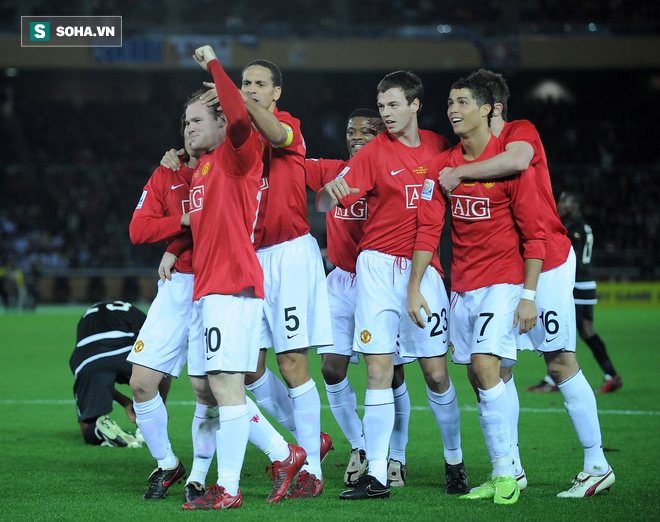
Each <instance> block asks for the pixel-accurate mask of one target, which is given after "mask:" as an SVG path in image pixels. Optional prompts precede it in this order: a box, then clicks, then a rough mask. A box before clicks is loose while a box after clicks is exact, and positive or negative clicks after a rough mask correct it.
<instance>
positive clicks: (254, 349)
mask: <svg viewBox="0 0 660 522" xmlns="http://www.w3.org/2000/svg"><path fill="white" fill-rule="evenodd" d="M195 307H196V308H197V310H198V313H199V315H200V316H201V318H202V324H203V325H204V334H203V338H204V345H205V352H204V364H205V369H206V372H207V373H209V372H217V371H222V372H239V373H248V372H254V371H256V369H257V362H258V360H259V325H260V324H261V315H262V313H263V300H261V299H259V298H256V297H244V296H235V295H223V294H210V295H206V296H204V297H200V298H199V299H198V300H197V301H195Z"/></svg>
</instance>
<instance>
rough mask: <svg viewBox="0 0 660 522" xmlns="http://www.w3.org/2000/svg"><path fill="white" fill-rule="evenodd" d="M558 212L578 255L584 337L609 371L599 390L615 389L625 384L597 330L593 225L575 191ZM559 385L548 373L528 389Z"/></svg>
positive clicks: (565, 195) (577, 294) (578, 313)
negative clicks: (589, 222)
mask: <svg viewBox="0 0 660 522" xmlns="http://www.w3.org/2000/svg"><path fill="white" fill-rule="evenodd" d="M557 212H558V213H559V217H560V218H561V220H562V222H563V223H564V226H565V227H566V233H567V235H568V237H569V239H570V240H571V243H572V244H573V250H575V257H576V270H575V287H574V289H573V297H574V298H575V318H576V321H577V330H578V333H579V334H580V338H581V339H582V340H583V341H584V342H585V343H586V344H587V346H589V348H590V349H591V351H592V352H593V354H594V357H595V358H596V361H597V362H598V364H599V365H600V367H601V368H602V370H603V372H604V373H605V381H604V382H603V385H602V386H601V387H600V389H598V390H596V393H607V392H613V391H616V390H618V389H619V388H621V386H623V381H622V380H621V376H620V375H619V374H618V373H617V372H616V370H615V369H614V365H613V364H612V361H611V360H610V358H609V355H608V354H607V349H606V348H605V343H603V341H602V339H601V338H600V336H599V335H598V334H597V333H596V331H595V330H594V305H595V304H596V303H597V302H598V300H597V299H596V281H595V280H594V277H593V273H592V270H591V254H592V251H593V245H594V236H593V233H592V230H591V227H590V226H589V225H588V224H587V222H586V221H585V220H584V218H583V217H582V213H581V212H580V199H579V197H578V196H577V195H576V194H574V193H572V192H562V193H561V195H560V196H559V200H558V201H557ZM557 390H558V388H557V386H556V385H555V384H554V382H552V380H551V379H550V377H547V376H546V378H545V379H544V380H543V381H541V382H540V383H539V384H537V385H536V386H533V387H531V388H528V391H537V392H544V391H557Z"/></svg>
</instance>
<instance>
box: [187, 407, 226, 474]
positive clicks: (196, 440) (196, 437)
mask: <svg viewBox="0 0 660 522" xmlns="http://www.w3.org/2000/svg"><path fill="white" fill-rule="evenodd" d="M219 427H220V421H219V420H218V410H217V409H216V408H213V407H211V406H206V405H205V404H200V403H197V405H196V406H195V415H194V416H193V422H192V443H193V464H192V469H191V470H190V476H189V477H188V480H187V481H186V484H188V483H189V482H198V483H199V484H202V485H204V484H206V475H207V473H208V472H209V467H210V466H211V461H212V460H213V455H215V442H216V438H215V432H216V431H218V428H219Z"/></svg>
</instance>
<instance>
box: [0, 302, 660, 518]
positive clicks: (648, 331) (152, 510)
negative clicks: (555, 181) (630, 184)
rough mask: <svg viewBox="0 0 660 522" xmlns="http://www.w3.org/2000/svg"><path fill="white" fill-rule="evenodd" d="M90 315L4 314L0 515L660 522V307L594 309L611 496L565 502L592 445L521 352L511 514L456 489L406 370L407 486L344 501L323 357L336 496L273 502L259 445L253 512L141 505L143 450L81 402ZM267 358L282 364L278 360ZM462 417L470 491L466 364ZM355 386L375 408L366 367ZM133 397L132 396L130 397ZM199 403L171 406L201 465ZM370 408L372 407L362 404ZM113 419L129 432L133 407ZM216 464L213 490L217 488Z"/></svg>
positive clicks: (481, 471) (474, 431)
mask: <svg viewBox="0 0 660 522" xmlns="http://www.w3.org/2000/svg"><path fill="white" fill-rule="evenodd" d="M82 312H83V307H64V308H48V307H44V308H42V309H40V310H39V311H38V312H37V313H36V314H25V315H16V314H8V313H5V314H3V315H0V327H1V331H2V343H1V346H2V349H1V350H2V362H3V364H2V380H0V390H1V391H0V484H1V486H0V498H1V499H2V502H1V504H0V520H141V521H144V520H170V519H181V518H182V517H183V518H188V519H199V518H202V517H207V518H208V517H217V516H222V517H227V518H230V519H233V520H257V519H261V520H305V521H309V520H337V521H346V520H357V519H363V520H403V519H410V520H438V519H444V520H484V521H491V520H493V521H495V520H525V521H528V520H539V521H545V520H584V521H592V520H593V521H599V522H600V521H607V520H626V521H627V520H658V519H660V479H659V477H660V472H659V470H658V468H659V466H658V464H660V451H659V449H658V446H659V444H660V406H659V405H658V399H659V398H660V350H659V349H658V339H660V310H659V309H607V308H603V309H600V308H597V309H596V329H597V331H598V332H599V333H600V335H601V337H602V338H603V340H604V341H605V343H606V344H607V347H608V350H609V352H610V356H611V358H612V360H613V362H614V364H615V366H616V368H617V369H618V371H619V373H620V374H621V375H622V377H623V382H624V386H623V388H622V389H621V390H619V391H617V392H616V393H612V394H608V395H599V396H597V400H598V409H599V412H600V423H601V428H602V432H603V445H604V447H605V448H606V455H607V458H608V460H609V462H610V464H611V465H612V467H613V469H614V472H615V474H616V484H615V485H614V487H613V488H612V490H611V492H610V493H609V494H604V495H599V496H597V497H594V498H591V499H581V500H580V499H559V498H556V496H555V495H556V494H557V493H558V492H559V491H562V490H564V489H567V488H568V487H569V486H570V481H571V479H572V478H573V477H574V476H575V474H576V473H577V472H579V471H581V469H582V458H583V456H582V448H581V447H580V445H579V443H578V440H577V437H576V435H575V433H574V431H573V428H572V426H571V424H570V421H569V419H568V415H567V414H566V413H565V411H564V407H563V404H562V400H561V395H560V394H559V393H552V394H532V393H527V392H525V391H524V390H525V387H526V386H528V385H531V384H535V383H537V382H538V381H539V380H540V379H541V377H542V376H543V375H544V365H543V363H542V361H541V360H539V358H538V357H537V356H535V355H534V354H532V353H523V354H521V356H520V361H519V363H518V365H517V366H516V368H515V372H514V373H515V376H516V382H517V385H518V391H519V395H520V404H521V409H522V411H521V415H520V447H521V454H522V459H523V464H524V467H525V470H526V472H527V476H528V479H529V486H528V489H527V490H526V491H525V492H524V493H523V494H522V495H521V497H520V500H519V501H518V503H517V504H515V505H513V506H496V505H494V504H492V503H491V502H489V501H472V502H470V501H463V500H459V499H458V498H456V497H453V496H452V497H449V496H447V495H445V494H444V492H443V488H444V466H443V457H442V441H441V437H440V433H439V430H438V428H437V426H436V424H435V421H434V419H433V416H432V414H431V413H430V411H429V410H428V407H427V404H426V394H425V385H424V382H423V379H422V377H421V372H420V370H419V367H418V366H416V365H409V366H408V367H407V368H406V372H407V378H406V381H407V384H408V388H409V390H410V398H411V402H412V406H413V411H412V416H411V420H410V440H409V443H408V448H407V461H408V468H409V470H410V471H409V477H408V485H407V486H406V487H405V488H401V489H393V490H392V497H391V498H390V499H389V500H371V501H362V502H344V501H341V502H340V501H339V500H338V495H339V493H340V492H341V491H342V490H343V489H345V488H344V487H343V484H342V479H343V473H344V468H345V465H346V462H347V457H348V453H349V450H350V447H349V444H348V442H347V441H345V440H344V439H343V435H342V434H341V431H340V430H339V427H338V426H337V424H336V422H335V420H334V418H333V417H332V413H331V412H330V409H329V408H328V406H327V400H326V396H325V390H324V388H323V381H322V377H321V373H320V358H319V357H317V356H316V355H315V354H314V355H311V356H310V366H311V369H312V375H313V377H314V379H315V380H316V383H317V386H318V388H319V393H320V395H321V402H322V405H323V406H322V427H323V429H324V431H327V432H328V433H330V434H331V435H332V437H333V438H334V446H335V451H333V452H330V454H329V455H328V457H327V459H326V460H325V462H324V463H323V471H324V477H325V491H324V492H323V495H322V496H321V497H320V498H318V499H314V500H301V501H284V502H282V503H281V504H278V505H268V504H266V503H265V499H266V496H267V495H268V492H269V491H270V484H271V483H270V480H269V477H268V475H267V474H266V473H264V469H265V467H266V465H268V464H269V462H268V459H267V458H266V457H265V456H264V455H263V454H261V453H260V452H259V450H257V449H256V448H254V447H252V446H248V449H247V454H246V459H245V465H244V468H243V474H242V479H241V489H242V491H243V495H244V504H243V508H241V509H240V510H236V511H230V512H225V513H222V514H215V515H214V514H206V513H199V512H197V513H194V512H193V513H184V512H182V511H181V503H182V500H183V486H182V485H181V484H175V485H174V486H172V488H171V489H170V495H169V496H168V497H167V498H166V499H164V500H162V501H151V502H147V501H144V500H142V494H143V493H144V491H145V490H146V487H147V482H146V479H147V477H148V475H149V473H150V472H151V470H152V469H153V467H154V464H155V461H154V460H153V459H152V458H151V456H150V455H149V452H148V450H147V448H146V447H144V448H142V449H123V448H102V447H91V446H87V445H85V444H84V442H83V440H82V437H81V436H80V430H79V429H78V424H77V422H76V412H75V407H74V404H73V396H72V385H73V376H72V375H71V373H70V371H69V367H68V358H69V355H70V353H71V351H72V350H73V346H74V343H75V327H76V323H77V320H78V318H79V317H80V315H81V313H82ZM269 359H271V360H270V361H269V362H270V363H273V361H274V358H273V357H272V354H271V355H270V356H269ZM578 360H579V362H580V364H581V366H582V368H583V370H584V372H585V374H586V376H587V379H588V380H589V382H590V383H591V385H592V386H593V387H599V386H600V384H601V382H602V377H603V376H602V373H601V371H600V369H599V368H598V366H597V364H596V362H595V361H594V359H593V356H592V355H591V352H590V351H589V349H588V348H587V347H586V346H585V345H584V344H583V343H582V342H581V341H578ZM450 373H451V375H452V379H453V381H454V383H455V385H456V388H457V392H458V400H459V406H460V409H461V414H462V426H461V432H462V439H463V452H464V457H465V464H466V468H467V473H468V478H469V479H470V484H471V485H478V484H479V483H480V482H481V481H483V480H484V479H485V478H486V477H487V476H488V474H489V471H490V464H489V462H488V457H487V455H486V452H485V447H484V443H483V436H482V434H481V430H480V429H479V422H478V418H477V413H476V408H475V398H474V395H473V393H472V391H471V390H470V388H469V385H468V383H467V379H466V378H465V372H464V370H463V368H461V367H456V366H453V365H451V363H450ZM350 378H351V382H352V383H353V386H354V388H355V389H356V392H357V394H358V403H362V402H363V400H364V383H365V370H364V367H363V366H362V365H360V366H357V367H353V366H352V367H351V369H350ZM123 391H124V392H125V393H128V392H129V390H128V387H125V389H124V390H123ZM193 401H194V397H193V394H192V391H191V390H190V385H189V383H188V379H187V378H186V377H183V378H181V379H179V380H178V381H177V382H175V383H174V384H173V386H172V390H171V393H170V397H169V400H168V405H169V406H168V407H169V412H170V425H169V429H170V438H171V440H172V445H173V447H174V449H175V452H176V453H177V455H178V456H179V457H180V458H181V459H182V460H183V461H184V463H185V464H187V465H190V464H191V459H192V448H191V441H190V421H191V418H192V415H193V409H194V408H193ZM359 411H360V413H361V412H362V410H361V408H359ZM113 418H114V419H115V420H116V421H117V422H119V424H121V425H122V426H124V427H125V428H127V429H128V428H130V424H129V422H128V420H127V419H126V417H125V415H124V413H123V410H122V409H121V408H120V407H117V408H116V409H115V411H114V414H113ZM215 476H216V472H215V464H213V465H212V467H211V472H210V473H209V480H208V482H212V481H213V480H215Z"/></svg>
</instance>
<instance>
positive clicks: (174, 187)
mask: <svg viewBox="0 0 660 522" xmlns="http://www.w3.org/2000/svg"><path fill="white" fill-rule="evenodd" d="M184 185H185V183H181V185H176V186H175V185H172V187H171V189H172V190H176V189H178V188H179V187H183V186H184Z"/></svg>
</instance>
